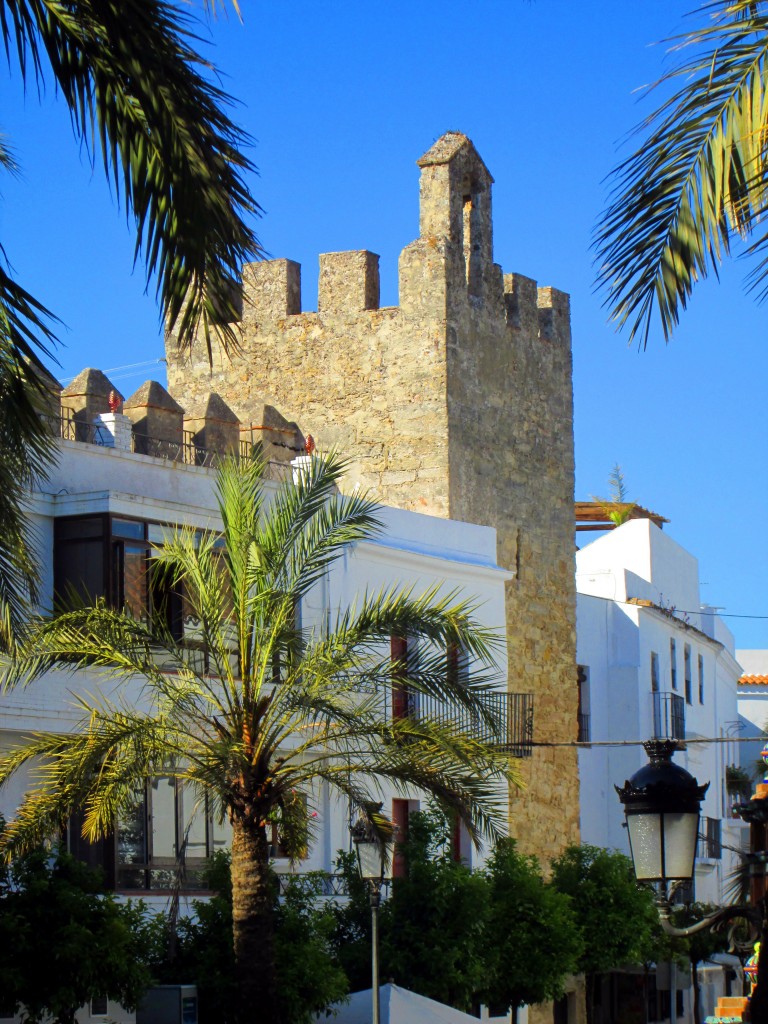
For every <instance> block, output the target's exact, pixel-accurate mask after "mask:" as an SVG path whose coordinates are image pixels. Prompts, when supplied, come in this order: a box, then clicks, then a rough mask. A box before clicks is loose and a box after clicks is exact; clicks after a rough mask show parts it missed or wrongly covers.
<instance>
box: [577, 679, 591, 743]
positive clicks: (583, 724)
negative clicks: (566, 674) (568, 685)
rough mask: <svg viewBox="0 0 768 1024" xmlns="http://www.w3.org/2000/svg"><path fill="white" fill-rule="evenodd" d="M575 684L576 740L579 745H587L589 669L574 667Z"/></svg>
mask: <svg viewBox="0 0 768 1024" xmlns="http://www.w3.org/2000/svg"><path fill="white" fill-rule="evenodd" d="M576 684H577V686H578V702H579V703H578V712H577V713H578V723H577V725H578V731H577V735H576V739H577V741H578V742H579V743H587V742H588V741H589V737H590V728H589V726H590V721H589V717H590V716H589V669H588V668H587V666H586V665H577V666H576Z"/></svg>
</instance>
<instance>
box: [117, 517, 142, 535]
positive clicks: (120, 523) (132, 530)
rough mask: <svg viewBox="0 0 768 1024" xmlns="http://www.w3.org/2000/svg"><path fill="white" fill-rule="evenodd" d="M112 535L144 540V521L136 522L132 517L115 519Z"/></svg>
mask: <svg viewBox="0 0 768 1024" xmlns="http://www.w3.org/2000/svg"><path fill="white" fill-rule="evenodd" d="M112 536H113V537H127V538H128V539H129V540H144V523H136V522H133V521H132V520H130V519H113V520H112Z"/></svg>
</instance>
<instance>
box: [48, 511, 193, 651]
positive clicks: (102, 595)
mask: <svg viewBox="0 0 768 1024" xmlns="http://www.w3.org/2000/svg"><path fill="white" fill-rule="evenodd" d="M164 536H165V528H164V527H162V526H160V525H158V524H155V523H145V522H141V521H139V520H134V519H123V518H121V517H118V516H112V515H108V514H104V515H97V516H73V517H67V518H61V519H56V520H55V523H54V555H53V578H54V604H55V606H56V608H57V610H65V609H67V608H73V607H78V606H83V605H85V606H89V605H92V604H94V603H95V602H96V601H97V600H99V599H103V600H105V601H107V602H108V603H109V605H110V606H111V607H112V608H124V609H126V610H127V611H128V612H130V614H131V615H132V616H133V617H134V618H135V619H137V620H139V621H143V622H146V621H148V620H149V619H151V620H152V621H153V622H155V623H156V624H157V625H158V626H159V627H162V628H163V629H165V630H168V631H170V633H171V635H172V636H173V638H174V639H176V640H181V639H182V636H183V632H184V627H183V622H184V618H185V613H186V611H187V610H186V609H185V608H184V602H183V598H182V595H181V593H180V592H179V590H178V589H177V588H174V587H172V586H171V585H170V582H169V581H168V580H167V579H165V578H164V577H163V576H162V575H161V574H160V573H159V572H157V571H152V569H151V567H150V553H151V549H152V544H153V543H161V542H162V540H163V539H164Z"/></svg>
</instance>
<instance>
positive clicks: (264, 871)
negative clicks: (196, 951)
mask: <svg viewBox="0 0 768 1024" xmlns="http://www.w3.org/2000/svg"><path fill="white" fill-rule="evenodd" d="M232 927H233V934H234V946H235V970H236V976H237V987H238V1003H237V1005H238V1024H281V1018H280V1009H279V1005H278V1001H277V986H276V984H275V962H274V961H275V956H274V917H273V899H272V891H271V885H270V880H269V845H268V843H267V833H266V829H265V827H264V826H263V825H262V826H258V825H252V824H251V823H249V822H244V821H242V820H235V821H234V822H233V823H232Z"/></svg>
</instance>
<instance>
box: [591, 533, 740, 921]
mask: <svg viewBox="0 0 768 1024" xmlns="http://www.w3.org/2000/svg"><path fill="white" fill-rule="evenodd" d="M576 586H577V591H578V597H577V660H578V662H579V664H580V665H584V666H588V668H589V694H590V696H589V703H590V726H591V734H590V739H591V741H592V742H593V743H595V744H597V743H599V742H601V741H602V742H607V741H612V742H626V743H627V745H626V746H605V747H601V746H598V745H595V746H593V747H591V748H582V749H581V750H580V752H579V771H580V783H581V794H582V800H581V829H582V839H583V841H584V842H587V843H592V844H594V845H596V846H605V847H609V848H615V849H619V850H622V851H623V852H625V853H627V854H628V853H629V843H628V840H627V834H626V829H624V828H623V825H622V822H623V810H622V806H621V804H620V802H619V799H618V796H617V795H616V793H615V790H614V788H613V787H614V784H616V785H622V784H623V783H624V781H625V780H626V779H627V778H629V777H630V776H631V775H632V774H634V772H635V771H637V769H638V768H640V767H641V766H642V765H643V764H644V763H645V762H646V760H647V759H646V755H645V752H644V750H643V749H642V747H641V746H640V745H639V743H640V741H643V740H647V739H650V738H651V737H652V735H653V705H652V696H651V657H652V654H653V653H654V652H655V653H656V654H657V655H658V664H659V690H660V691H661V692H667V691H669V692H675V693H677V694H678V695H680V696H682V697H683V699H685V675H684V650H685V646H686V645H689V646H690V649H691V669H692V701H691V703H690V704H688V703H686V705H685V725H686V738H687V739H689V740H690V741H691V742H689V744H688V748H687V750H686V751H685V752H681V753H678V754H676V755H675V760H676V761H677V762H678V763H680V764H682V765H683V766H684V767H686V768H687V769H688V770H689V771H690V772H691V773H692V774H694V775H695V776H696V777H697V778H698V779H699V781H700V782H706V781H709V783H710V786H709V790H708V792H707V795H706V798H705V801H704V804H703V806H702V814H703V815H706V816H708V817H710V818H716V819H721V820H722V841H723V843H724V844H725V845H727V846H733V847H736V848H741V846H742V842H743V833H744V831H745V826H744V825H743V823H741V822H740V821H736V822H734V821H733V820H732V819H731V818H730V817H729V816H728V801H727V797H726V793H725V785H724V783H725V765H726V764H727V763H730V762H732V761H734V760H735V761H738V746H737V745H736V744H726V743H716V742H709V743H697V742H694V741H695V740H699V739H709V740H713V739H715V740H718V739H721V738H724V737H727V736H728V735H729V734H731V733H735V731H736V729H737V727H738V714H737V705H736V680H737V679H738V676H739V672H740V669H739V665H738V663H737V662H736V660H735V656H734V643H733V636H732V635H731V633H730V631H729V630H728V629H727V627H726V626H725V625H724V623H723V622H722V620H720V619H718V618H717V616H716V615H715V614H714V613H713V612H712V610H706V609H705V611H704V612H703V613H702V610H701V605H700V596H699V577H698V563H697V561H696V559H695V558H694V557H693V556H692V555H691V554H690V553H689V552H687V551H685V550H684V549H683V548H682V547H680V545H679V544H677V543H676V542H675V541H674V540H673V539H672V538H671V537H670V536H669V535H668V534H666V533H664V532H663V531H662V530H660V529H659V528H658V527H657V526H655V525H654V524H653V523H652V522H651V521H650V520H647V519H637V520H631V521H630V522H628V523H626V524H624V525H623V526H621V527H619V528H618V529H616V530H613V531H611V532H610V533H607V534H605V535H604V536H602V537H600V538H599V539H597V540H595V541H593V542H592V543H591V544H588V545H586V546H585V547H584V548H582V549H581V550H580V551H579V552H578V553H577V556H576ZM633 598H634V599H639V600H640V601H650V602H652V603H653V604H654V605H655V606H656V607H647V606H642V605H638V604H632V603H631V602H632V599H633ZM673 638H674V639H675V642H676V655H677V658H676V660H677V689H676V690H674V691H673V689H672V685H671V657H670V640H671V639H673ZM699 655H701V657H702V658H703V666H704V693H703V702H702V701H700V700H699V686H698V659H699ZM735 863H736V855H735V854H733V853H731V852H730V851H729V850H727V849H724V850H723V857H722V859H721V860H703V861H700V862H699V864H698V868H697V877H696V897H697V899H699V900H702V901H707V902H712V903H717V902H721V899H722V889H723V882H724V881H725V879H726V877H727V875H728V874H729V872H730V871H731V870H732V868H733V866H734V865H735Z"/></svg>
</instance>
